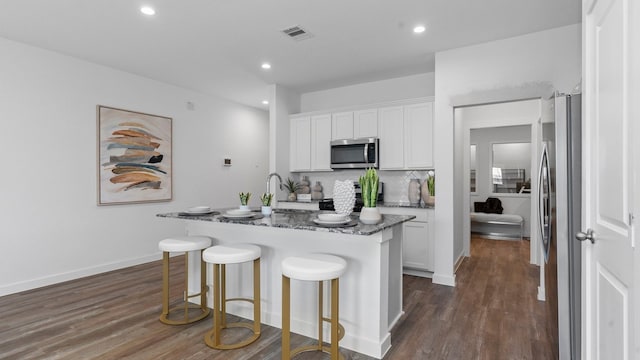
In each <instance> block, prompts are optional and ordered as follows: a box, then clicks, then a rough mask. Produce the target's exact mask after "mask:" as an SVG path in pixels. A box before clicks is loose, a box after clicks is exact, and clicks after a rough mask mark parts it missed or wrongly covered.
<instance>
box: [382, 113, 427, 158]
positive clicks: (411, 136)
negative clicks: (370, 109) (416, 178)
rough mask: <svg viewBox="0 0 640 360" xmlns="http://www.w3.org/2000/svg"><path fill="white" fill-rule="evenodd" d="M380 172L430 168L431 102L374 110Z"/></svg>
mask: <svg viewBox="0 0 640 360" xmlns="http://www.w3.org/2000/svg"><path fill="white" fill-rule="evenodd" d="M378 134H379V138H380V169H383V170H402V169H429V168H433V102H426V103H419V104H411V105H403V106H392V107H386V108H380V109H378Z"/></svg>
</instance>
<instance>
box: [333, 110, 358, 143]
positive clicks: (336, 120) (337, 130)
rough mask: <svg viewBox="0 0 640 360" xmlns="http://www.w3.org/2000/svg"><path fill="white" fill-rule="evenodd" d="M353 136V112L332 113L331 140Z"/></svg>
mask: <svg viewBox="0 0 640 360" xmlns="http://www.w3.org/2000/svg"><path fill="white" fill-rule="evenodd" d="M352 138H353V112H351V111H349V112H341V113H334V114H332V115H331V140H340V139H352Z"/></svg>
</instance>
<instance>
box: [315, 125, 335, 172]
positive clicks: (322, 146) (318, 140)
mask: <svg viewBox="0 0 640 360" xmlns="http://www.w3.org/2000/svg"><path fill="white" fill-rule="evenodd" d="M311 169H312V170H326V171H331V115H330V114H325V115H316V116H312V117H311Z"/></svg>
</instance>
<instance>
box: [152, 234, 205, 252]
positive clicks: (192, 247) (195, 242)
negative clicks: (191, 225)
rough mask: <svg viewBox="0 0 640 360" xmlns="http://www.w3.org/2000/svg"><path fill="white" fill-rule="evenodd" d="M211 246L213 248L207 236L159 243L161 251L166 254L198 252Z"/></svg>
mask: <svg viewBox="0 0 640 360" xmlns="http://www.w3.org/2000/svg"><path fill="white" fill-rule="evenodd" d="M209 246H211V239H210V238H208V237H206V236H177V237H172V238H168V239H164V240H161V241H160V242H159V243H158V248H159V249H160V251H165V252H186V251H196V250H202V249H204V248H208V247H209Z"/></svg>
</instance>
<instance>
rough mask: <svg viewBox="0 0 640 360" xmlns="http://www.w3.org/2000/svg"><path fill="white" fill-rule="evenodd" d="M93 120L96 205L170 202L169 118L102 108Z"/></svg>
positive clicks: (171, 192) (98, 107)
mask: <svg viewBox="0 0 640 360" xmlns="http://www.w3.org/2000/svg"><path fill="white" fill-rule="evenodd" d="M96 118H97V126H96V128H97V158H98V159H97V165H98V166H97V168H98V175H97V180H98V205H115V204H139V203H147V202H161V201H171V200H172V199H173V181H172V178H173V168H172V161H173V159H172V132H173V129H172V122H173V119H172V118H170V117H166V116H159V115H152V114H147V113H142V112H137V111H131V110H124V109H118V108H114V107H109V106H103V105H97V106H96Z"/></svg>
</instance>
